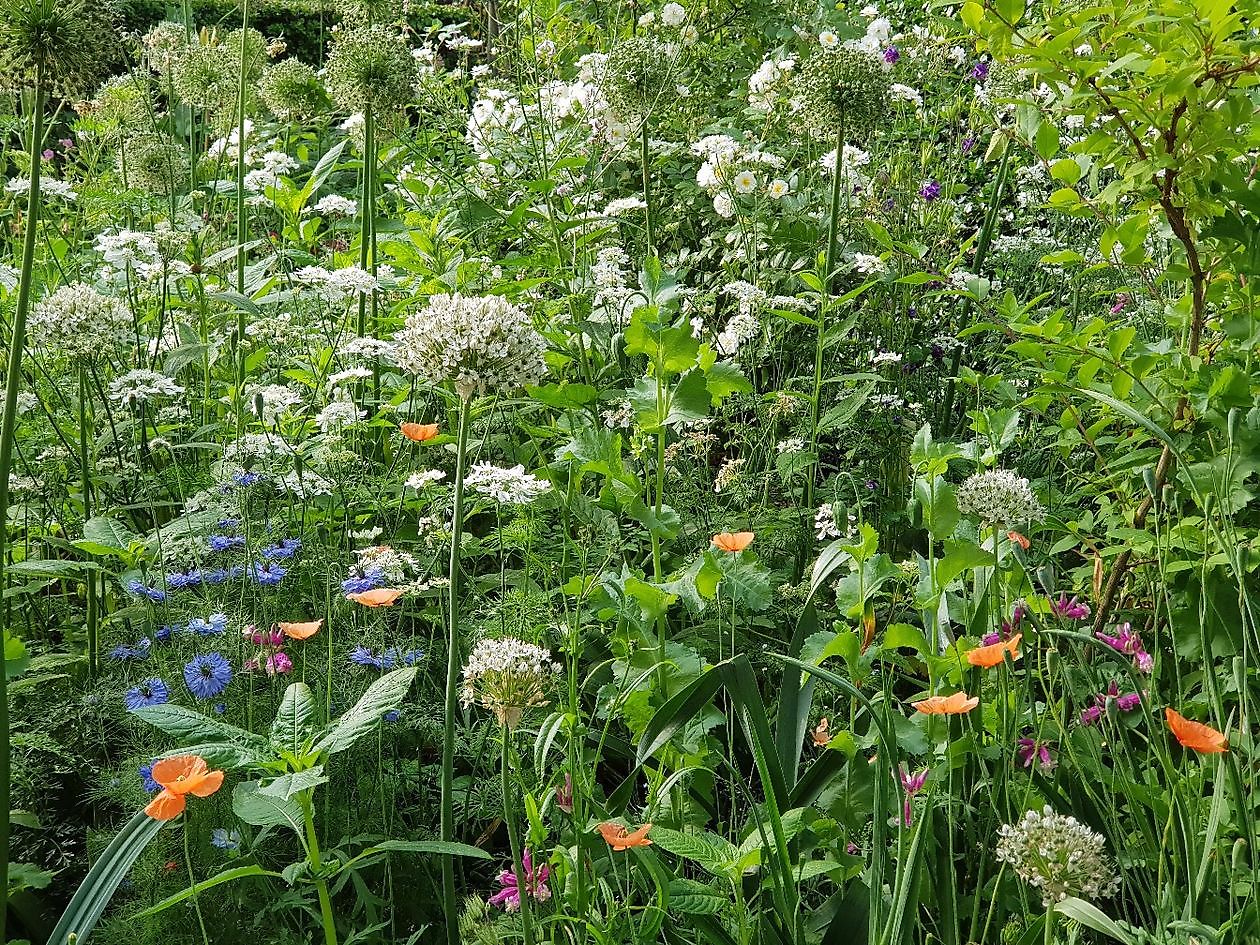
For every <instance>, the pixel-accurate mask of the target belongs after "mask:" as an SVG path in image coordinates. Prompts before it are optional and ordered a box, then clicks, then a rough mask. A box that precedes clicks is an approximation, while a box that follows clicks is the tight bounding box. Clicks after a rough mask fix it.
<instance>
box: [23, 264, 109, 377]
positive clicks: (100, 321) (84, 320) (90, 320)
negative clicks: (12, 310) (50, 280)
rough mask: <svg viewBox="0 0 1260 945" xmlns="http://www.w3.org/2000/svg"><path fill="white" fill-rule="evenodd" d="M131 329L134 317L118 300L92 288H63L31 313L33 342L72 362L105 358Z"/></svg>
mask: <svg viewBox="0 0 1260 945" xmlns="http://www.w3.org/2000/svg"><path fill="white" fill-rule="evenodd" d="M130 328H131V315H130V314H129V313H128V311H127V307H126V306H125V305H123V303H122V302H120V301H119V300H118V299H115V298H111V297H109V296H106V295H101V293H99V292H97V291H96V290H95V289H93V288H92V287H91V286H90V285H87V284H86V283H83V282H71V283H69V284H68V285H63V286H61V287H60V288H59V289H57V291H55V292H54V293H53V294H52V295H50V296H48V297H47V298H45V299H44V300H43V301H41V302H40V303H39V304H38V305H36V306H35V307H34V308H33V309H32V310H31V321H30V331H31V341H32V343H33V344H35V345H36V346H37V347H41V348H45V349H46V350H48V351H50V352H53V353H59V354H65V355H68V356H69V357H72V358H96V357H101V356H104V355H105V354H107V353H108V352H109V350H110V349H111V348H112V347H113V346H114V345H115V343H117V342H119V341H121V340H122V339H123V337H124V336H125V334H126V333H127V331H128V330H129V329H130Z"/></svg>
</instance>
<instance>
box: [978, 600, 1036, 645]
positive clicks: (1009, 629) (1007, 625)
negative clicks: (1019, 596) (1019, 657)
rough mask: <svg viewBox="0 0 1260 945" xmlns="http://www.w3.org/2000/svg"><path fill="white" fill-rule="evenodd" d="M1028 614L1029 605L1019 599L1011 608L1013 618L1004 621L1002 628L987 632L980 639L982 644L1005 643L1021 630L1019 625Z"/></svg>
mask: <svg viewBox="0 0 1260 945" xmlns="http://www.w3.org/2000/svg"><path fill="white" fill-rule="evenodd" d="M1027 615H1028V607H1027V605H1026V604H1025V603H1024V602H1023V601H1022V600H1017V601H1016V602H1015V606H1014V607H1012V608H1011V619H1010V620H1003V621H1002V629H1001V630H1000V631H998V630H994V631H993V632H992V633H986V634H985V635H984V636H983V637H981V639H980V645H981V646H992V645H993V644H994V643H1005V642H1006V641H1007V640H1009V639H1010V638H1011V637H1013V636H1014V635H1015V634H1016V633H1018V632H1019V625H1020V624H1022V623H1023V622H1024V617H1026V616H1027Z"/></svg>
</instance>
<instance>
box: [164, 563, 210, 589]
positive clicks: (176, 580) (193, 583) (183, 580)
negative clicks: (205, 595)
mask: <svg viewBox="0 0 1260 945" xmlns="http://www.w3.org/2000/svg"><path fill="white" fill-rule="evenodd" d="M201 581H202V578H201V570H200V569H199V568H190V569H189V570H187V571H176V572H174V573H173V574H168V575H167V576H166V586H167V587H168V588H170V589H171V590H172V591H182V590H185V589H186V588H189V587H197V586H198V585H199V584H201Z"/></svg>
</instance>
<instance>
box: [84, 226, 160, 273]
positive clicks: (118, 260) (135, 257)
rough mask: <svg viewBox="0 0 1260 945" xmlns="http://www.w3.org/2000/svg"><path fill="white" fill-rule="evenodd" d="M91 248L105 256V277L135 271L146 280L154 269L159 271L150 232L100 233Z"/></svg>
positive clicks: (121, 231) (153, 240)
mask: <svg viewBox="0 0 1260 945" xmlns="http://www.w3.org/2000/svg"><path fill="white" fill-rule="evenodd" d="M93 248H94V249H95V250H96V251H97V252H98V253H100V254H101V255H102V256H103V257H104V258H105V272H104V273H103V275H104V276H105V277H106V278H107V279H110V278H112V277H113V276H114V275H115V274H119V275H126V274H127V273H128V272H136V273H137V274H139V276H140V278H142V279H146V280H147V279H148V278H149V277H150V275H152V274H153V272H154V270H157V271H159V272H160V271H161V262H162V260H161V257H160V256H159V255H158V245H157V240H155V239H154V238H153V235H152V234H150V233H139V232H137V231H136V230H119V231H118V232H117V233H101V234H99V235H98V236H97V237H96V245H95V246H94V247H93Z"/></svg>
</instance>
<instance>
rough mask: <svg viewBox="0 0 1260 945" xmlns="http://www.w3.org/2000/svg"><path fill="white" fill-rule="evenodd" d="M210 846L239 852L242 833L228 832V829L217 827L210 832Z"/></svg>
mask: <svg viewBox="0 0 1260 945" xmlns="http://www.w3.org/2000/svg"><path fill="white" fill-rule="evenodd" d="M210 846H212V847H217V848H218V849H220V850H239V849H240V848H241V835H240V832H239V831H236V830H228V829H227V828H226V827H215V828H214V829H213V830H211V831H210Z"/></svg>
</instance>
